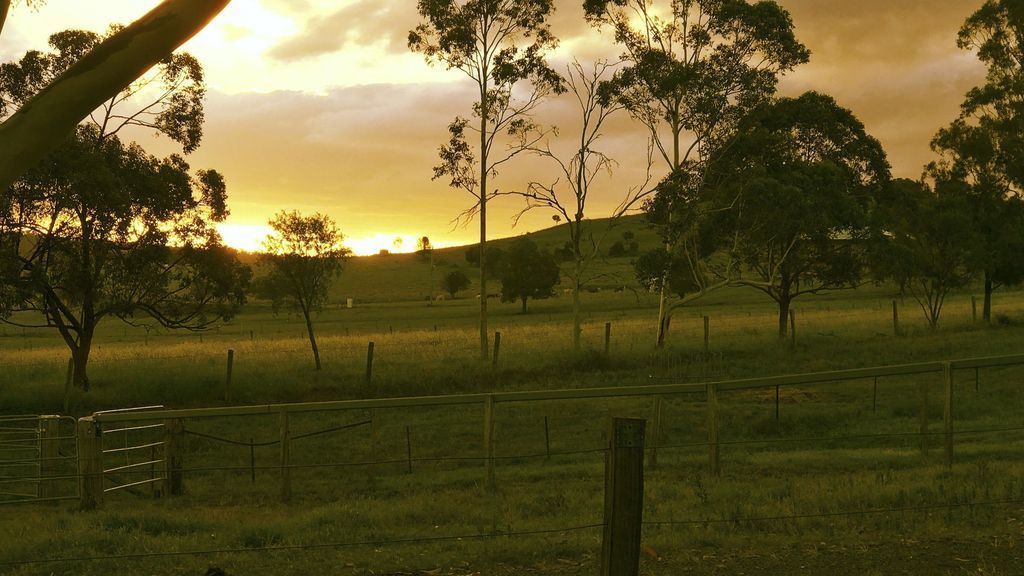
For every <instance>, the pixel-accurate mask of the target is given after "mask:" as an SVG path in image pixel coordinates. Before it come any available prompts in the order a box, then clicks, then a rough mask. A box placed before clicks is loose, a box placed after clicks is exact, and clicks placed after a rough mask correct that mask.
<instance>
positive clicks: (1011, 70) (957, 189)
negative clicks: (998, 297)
mask: <svg viewBox="0 0 1024 576" xmlns="http://www.w3.org/2000/svg"><path fill="white" fill-rule="evenodd" d="M1022 17H1024V6H1022V5H1021V4H1020V2H1015V1H1009V0H988V1H986V2H985V3H984V4H983V5H982V6H981V8H979V9H978V10H977V11H976V12H974V13H973V14H972V15H971V16H970V17H969V18H968V19H967V21H966V22H965V23H964V25H963V27H962V28H961V29H960V32H959V36H958V45H959V46H960V47H961V48H963V49H966V50H971V51H974V52H976V53H977V54H978V57H979V58H980V59H981V61H982V62H983V63H984V64H985V65H986V68H987V74H986V78H985V83H984V84H983V85H981V86H979V87H976V88H973V89H971V90H970V91H969V92H968V93H967V96H966V98H965V100H964V102H963V104H962V105H961V111H960V115H959V117H958V118H957V119H956V120H955V121H953V122H952V123H951V124H950V125H949V126H948V127H946V128H943V129H942V130H940V131H939V133H938V134H937V135H936V136H935V139H934V140H933V141H932V149H933V150H934V151H935V152H936V153H938V154H939V155H940V158H939V160H937V161H936V162H933V163H931V164H930V165H929V166H928V168H927V174H928V176H929V177H930V178H931V179H932V180H933V181H934V183H935V188H936V190H939V189H940V188H942V189H944V190H945V191H946V192H947V193H960V194H963V195H964V196H965V198H966V200H967V204H968V205H969V207H970V212H969V213H970V214H971V217H972V220H973V222H974V225H975V230H976V231H977V232H978V233H979V234H980V239H981V241H980V243H979V244H978V248H979V252H977V253H975V254H974V255H972V257H971V262H972V264H973V265H974V266H975V268H976V271H977V272H978V273H979V275H980V276H981V277H982V281H983V286H984V305H983V308H982V317H983V318H984V319H985V321H989V320H990V319H991V313H992V293H993V292H994V291H995V290H997V289H998V288H999V287H1000V286H1005V285H1015V284H1019V283H1021V281H1024V264H1022V263H1021V260H1020V258H1019V256H1018V255H1019V253H1020V251H1021V249H1024V228H1022V227H1021V222H1020V216H1019V205H1020V198H1021V196H1020V189H1021V186H1024V170H1022V168H1021V166H1022V164H1024V137H1022V135H1021V134H1022V132H1024V114H1022V110H1024V68H1022V66H1024V19H1022Z"/></svg>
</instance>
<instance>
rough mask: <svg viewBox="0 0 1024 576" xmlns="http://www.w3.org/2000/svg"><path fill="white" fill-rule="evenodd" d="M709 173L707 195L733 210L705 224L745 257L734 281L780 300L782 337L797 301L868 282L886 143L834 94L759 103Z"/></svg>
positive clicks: (735, 254) (884, 180)
mask: <svg viewBox="0 0 1024 576" xmlns="http://www.w3.org/2000/svg"><path fill="white" fill-rule="evenodd" d="M707 175H708V176H707V178H706V179H705V181H704V184H705V186H706V188H707V191H705V192H704V193H703V194H702V195H703V196H704V197H705V198H708V199H714V198H717V200H713V202H714V204H715V205H717V206H721V207H725V206H729V207H731V209H727V210H725V209H723V210H718V211H716V212H715V214H714V215H713V216H712V217H711V218H710V219H709V220H708V221H707V222H706V226H708V227H709V228H710V229H709V230H708V234H718V235H719V236H720V237H721V238H722V240H723V245H729V251H730V257H731V258H733V259H735V260H736V261H737V265H736V266H734V268H733V269H734V270H735V271H738V272H740V274H739V275H737V276H735V277H733V278H732V279H731V280H732V283H733V284H736V285H744V286H750V287H752V288H755V289H757V290H760V291H762V292H764V293H765V294H766V295H768V296H769V297H770V298H771V299H772V300H774V301H775V302H776V303H777V304H778V306H779V337H784V336H786V334H787V326H788V317H789V310H790V306H791V304H792V302H793V300H794V299H796V298H798V297H800V296H803V295H805V294H816V293H819V292H822V291H825V290H835V289H841V288H853V287H856V286H857V285H858V284H859V283H860V281H861V278H862V273H863V268H864V265H865V263H866V262H865V258H864V245H865V242H866V240H867V237H868V234H869V230H870V226H869V224H870V221H869V218H870V212H871V209H872V207H873V205H874V203H875V201H876V199H877V198H878V196H879V195H880V194H881V193H882V191H883V190H884V188H885V186H886V184H887V182H888V180H889V163H888V161H887V160H886V156H885V152H884V151H883V150H882V145H881V144H880V143H879V142H878V140H876V139H874V138H872V137H871V136H869V135H868V134H867V133H866V132H865V130H864V125H863V124H862V123H861V122H860V121H859V120H858V119H857V118H856V117H855V116H854V115H853V113H852V112H850V111H849V110H847V109H845V108H842V107H840V106H839V105H838V104H837V103H836V102H835V100H833V99H832V98H831V97H829V96H825V95H822V94H818V93H815V92H809V93H807V94H804V95H802V96H800V97H799V98H779V99H777V100H775V101H773V102H772V103H770V104H766V105H763V106H761V107H759V108H758V109H757V110H756V111H754V112H753V113H752V114H750V115H749V116H748V117H747V118H745V119H744V120H743V122H741V124H740V128H739V132H738V135H737V136H736V137H735V138H734V139H733V142H732V143H731V144H730V146H729V147H728V148H726V149H725V150H723V151H722V153H721V154H719V155H717V156H715V157H714V158H713V159H712V160H711V161H710V163H709V166H708V170H707ZM730 243H731V244H730ZM744 275H747V276H744ZM727 279H728V278H727Z"/></svg>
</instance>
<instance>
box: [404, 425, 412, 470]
mask: <svg viewBox="0 0 1024 576" xmlns="http://www.w3.org/2000/svg"><path fill="white" fill-rule="evenodd" d="M405 461H406V473H408V474H412V432H411V431H410V430H409V427H408V426H406V427H405Z"/></svg>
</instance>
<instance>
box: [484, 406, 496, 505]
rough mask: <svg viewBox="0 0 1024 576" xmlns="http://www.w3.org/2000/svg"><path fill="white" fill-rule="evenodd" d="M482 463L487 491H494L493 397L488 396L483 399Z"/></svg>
mask: <svg viewBox="0 0 1024 576" xmlns="http://www.w3.org/2000/svg"><path fill="white" fill-rule="evenodd" d="M484 462H485V465H486V470H487V480H486V485H487V489H488V490H494V396H492V395H490V394H488V395H487V396H486V397H485V398H484Z"/></svg>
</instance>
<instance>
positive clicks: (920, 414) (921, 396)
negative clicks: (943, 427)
mask: <svg viewBox="0 0 1024 576" xmlns="http://www.w3.org/2000/svg"><path fill="white" fill-rule="evenodd" d="M917 387H918V400H919V402H920V405H919V406H918V409H917V418H918V425H919V428H920V430H919V432H920V434H921V454H923V455H927V454H928V380H927V379H925V378H921V380H920V382H918V385H917Z"/></svg>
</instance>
